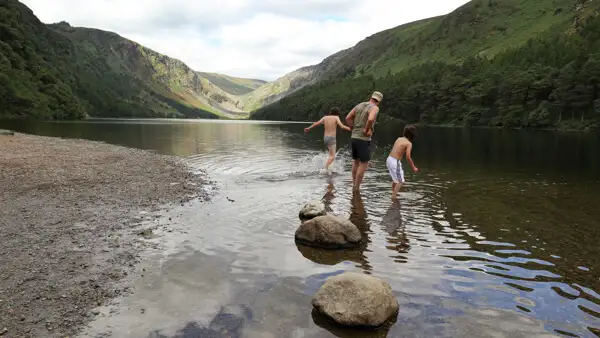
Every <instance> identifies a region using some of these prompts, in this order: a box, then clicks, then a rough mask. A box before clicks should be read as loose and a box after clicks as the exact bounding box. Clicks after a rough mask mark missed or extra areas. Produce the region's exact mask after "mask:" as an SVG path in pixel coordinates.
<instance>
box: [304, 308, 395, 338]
mask: <svg viewBox="0 0 600 338" xmlns="http://www.w3.org/2000/svg"><path fill="white" fill-rule="evenodd" d="M310 315H311V317H312V319H313V321H314V322H315V324H316V325H317V326H319V327H320V328H323V329H325V330H327V331H329V332H330V333H331V334H333V335H334V336H336V337H353V338H385V337H387V336H388V334H389V332H390V328H391V327H392V326H393V325H394V324H395V323H396V322H395V321H390V322H389V323H386V324H385V325H384V326H383V327H380V328H378V329H377V330H357V329H348V328H343V327H340V326H338V325H335V324H334V323H331V322H330V321H329V320H328V319H327V318H325V317H324V316H322V315H321V314H319V312H318V311H317V310H315V309H313V310H312V311H311V313H310Z"/></svg>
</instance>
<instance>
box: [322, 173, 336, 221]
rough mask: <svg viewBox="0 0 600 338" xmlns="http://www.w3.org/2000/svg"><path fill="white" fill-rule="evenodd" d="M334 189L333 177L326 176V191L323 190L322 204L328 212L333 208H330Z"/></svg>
mask: <svg viewBox="0 0 600 338" xmlns="http://www.w3.org/2000/svg"><path fill="white" fill-rule="evenodd" d="M334 191H335V187H334V186H333V178H332V177H327V191H325V195H323V204H325V210H326V211H327V212H328V213H330V212H332V211H333V209H331V204H332V203H333V198H334V197H335V194H334V193H333V192H334Z"/></svg>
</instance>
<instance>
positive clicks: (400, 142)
mask: <svg viewBox="0 0 600 338" xmlns="http://www.w3.org/2000/svg"><path fill="white" fill-rule="evenodd" d="M416 136H417V128H416V127H415V126H414V125H407V126H406V127H404V136H403V137H399V138H398V139H397V140H396V142H394V147H393V148H392V151H391V152H390V155H389V156H388V158H387V160H386V165H387V168H388V170H389V172H390V176H392V181H393V183H392V201H394V200H396V199H397V195H398V191H400V188H401V187H402V184H403V183H404V171H403V170H402V163H401V162H400V161H401V160H402V157H403V156H404V154H406V160H407V161H408V163H409V164H410V166H411V167H412V170H413V171H414V172H419V168H417V167H416V166H415V163H414V162H413V160H412V157H411V151H412V142H413V140H414V139H415V137H416Z"/></svg>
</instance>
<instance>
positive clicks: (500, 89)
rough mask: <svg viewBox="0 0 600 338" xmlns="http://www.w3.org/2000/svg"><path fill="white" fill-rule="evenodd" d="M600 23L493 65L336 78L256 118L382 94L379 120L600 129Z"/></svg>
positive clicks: (295, 116)
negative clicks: (377, 93) (378, 92)
mask: <svg viewBox="0 0 600 338" xmlns="http://www.w3.org/2000/svg"><path fill="white" fill-rule="evenodd" d="M599 81H600V17H598V16H597V14H595V15H592V16H588V17H587V18H585V19H582V20H575V22H574V23H573V25H572V26H571V27H570V28H569V29H568V30H567V31H564V30H555V31H554V32H552V33H551V34H544V35H543V36H540V37H537V38H534V39H530V40H529V41H527V42H526V43H525V44H523V45H521V46H518V47H514V48H510V49H508V50H506V51H504V52H501V53H499V54H497V55H495V57H494V58H490V59H488V58H486V57H479V56H473V57H470V58H467V59H465V60H464V61H463V62H462V63H455V64H448V63H444V62H440V61H435V62H427V63H423V64H421V65H418V66H415V67H413V68H410V69H407V70H404V71H401V72H399V73H397V74H391V73H389V74H388V75H387V76H383V77H378V78H375V77H374V75H372V74H368V75H363V76H355V77H352V76H351V77H347V78H339V77H338V78H331V79H328V80H324V81H321V82H319V83H317V84H315V85H312V86H308V87H305V88H303V89H301V90H299V91H297V92H296V93H294V94H292V95H290V96H288V97H285V98H283V99H282V100H280V101H278V102H276V103H273V104H271V105H268V106H266V107H263V108H261V109H259V110H257V111H255V112H254V113H253V114H252V118H253V119H268V120H273V119H282V120H296V121H302V120H314V119H316V118H317V117H319V116H320V115H322V113H323V112H326V111H328V109H329V108H330V107H332V106H339V107H342V108H343V109H344V110H345V111H349V110H350V109H351V108H352V107H353V106H354V105H355V104H357V103H359V102H361V101H362V100H366V99H368V96H369V95H370V93H371V92H372V91H373V90H378V91H381V92H383V94H384V100H383V102H382V105H381V113H380V118H383V119H385V118H386V117H393V118H396V119H399V120H402V121H405V122H411V123H415V122H418V123H421V124H436V125H441V124H444V125H462V126H498V127H500V126H501V127H510V128H515V127H531V128H556V127H558V128H576V129H586V128H597V127H598V125H599V122H600V91H599V89H600V88H599V86H600V83H599Z"/></svg>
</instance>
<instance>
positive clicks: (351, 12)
mask: <svg viewBox="0 0 600 338" xmlns="http://www.w3.org/2000/svg"><path fill="white" fill-rule="evenodd" d="M21 2H23V3H24V4H25V5H27V6H28V7H29V8H31V9H32V10H33V12H34V13H35V14H36V15H37V17H38V18H39V19H40V20H41V21H42V22H45V23H54V22H59V21H66V22H68V23H69V24H71V25H72V26H78V27H91V28H98V29H103V30H108V31H113V32H116V33H118V34H120V35H122V36H124V37H126V38H128V39H131V40H133V41H136V42H138V43H140V44H142V45H144V46H146V47H148V48H151V49H153V50H155V51H157V52H159V53H162V54H165V55H168V56H170V57H174V58H177V59H179V60H181V61H183V62H185V63H186V64H187V65H188V66H190V67H191V68H192V69H194V70H196V71H203V72H217V73H223V74H227V75H232V76H239V77H248V78H258V79H263V80H267V81H271V80H274V79H276V78H278V77H280V76H283V75H284V74H286V73H288V72H290V71H293V70H296V69H298V68H300V67H303V66H308V65H312V64H317V63H319V62H320V61H321V60H323V59H324V58H326V57H327V56H329V55H331V54H333V53H335V52H337V51H340V50H342V49H345V48H349V47H352V46H354V45H355V44H356V43H358V42H359V41H361V40H362V39H364V38H366V37H367V36H370V35H372V34H374V33H377V32H379V31H382V30H385V29H388V28H392V27H395V26H398V25H401V24H404V23H408V22H412V21H415V20H419V19H424V18H428V17H432V16H437V15H442V14H447V13H449V12H451V11H453V10H454V9H456V8H458V7H460V6H461V5H463V4H465V3H466V2H468V1H467V0H416V1H414V0H411V1H406V0H218V1H207V0H168V1H166V0H144V1H139V0H85V1H83V0H52V1H49V0H21ZM217 4H218V5H217Z"/></svg>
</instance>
